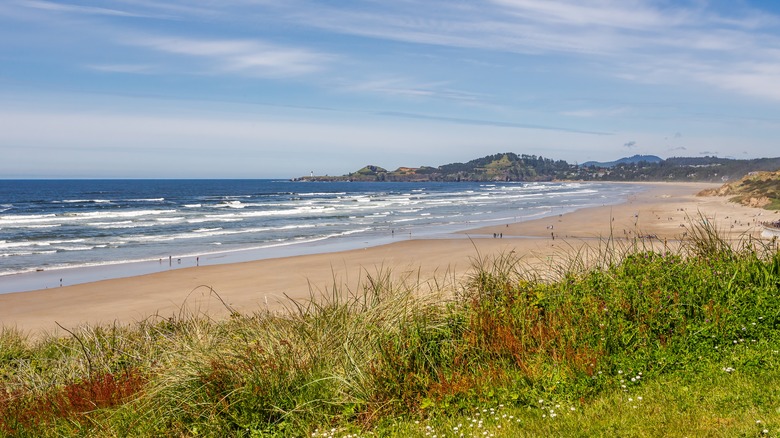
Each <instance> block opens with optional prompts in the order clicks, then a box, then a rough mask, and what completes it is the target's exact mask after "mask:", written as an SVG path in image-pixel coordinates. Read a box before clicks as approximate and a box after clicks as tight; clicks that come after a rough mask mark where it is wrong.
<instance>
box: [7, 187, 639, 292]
mask: <svg viewBox="0 0 780 438" xmlns="http://www.w3.org/2000/svg"><path fill="white" fill-rule="evenodd" d="M639 190H641V186H639V185H632V184H609V183H579V182H565V183H503V182H501V183H498V182H497V183H471V182H460V183H434V182H426V183H389V182H382V183H360V182H302V181H287V180H0V293H4V292H17V291H22V290H32V289H40V288H46V287H55V286H59V285H60V284H62V283H63V281H64V282H65V284H74V283H78V282H84V281H93V280H97V279H103V278H111V277H118V276H125V275H137V274H141V273H149V272H157V271H160V270H166V269H177V268H180V267H189V266H193V265H204V264H215V263H228V262H236V261H245V260H253V259H260V258H268V257H279V256H286V255H296V254H306V253H314V252H327V251H335V250H343V249H350V248H358V247H363V246H367V245H378V244H382V243H389V242H392V241H394V240H398V239H408V238H421V237H426V238H436V237H444V236H449V235H451V233H453V232H455V231H462V230H466V229H470V228H477V227H481V226H486V225H493V224H502V223H508V222H516V221H524V220H529V219H535V218H539V217H542V216H546V215H553V214H559V213H563V212H567V211H571V210H574V209H578V208H583V207H588V206H597V205H605V204H614V203H618V202H621V201H623V200H625V199H626V197H627V196H629V195H630V194H631V193H635V192H637V191H639ZM130 267H132V269H131V268H130Z"/></svg>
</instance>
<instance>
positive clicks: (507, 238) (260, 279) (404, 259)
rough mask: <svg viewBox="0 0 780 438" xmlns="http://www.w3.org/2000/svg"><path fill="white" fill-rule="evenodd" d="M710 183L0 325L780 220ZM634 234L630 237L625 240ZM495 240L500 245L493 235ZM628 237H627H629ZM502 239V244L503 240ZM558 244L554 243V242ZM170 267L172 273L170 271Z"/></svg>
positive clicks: (14, 300) (23, 309) (122, 316)
mask: <svg viewBox="0 0 780 438" xmlns="http://www.w3.org/2000/svg"><path fill="white" fill-rule="evenodd" d="M712 186H714V184H702V183H649V184H648V189H647V190H644V191H642V192H640V193H638V194H636V195H632V196H630V197H629V199H626V200H624V202H622V203H620V204H614V205H606V206H600V207H590V208H582V209H578V210H575V211H573V212H568V213H561V214H559V215H554V216H547V217H543V218H538V219H531V220H527V221H521V222H516V223H506V224H501V225H492V226H486V227H481V228H475V229H471V230H467V231H460V232H458V236H449V237H447V236H445V237H434V238H430V237H429V238H413V239H410V240H409V239H407V240H402V241H395V242H392V243H388V244H382V245H378V246H371V247H366V248H358V249H348V250H341V251H335V252H324V253H323V252H319V253H314V254H307V255H295V256H281V257H274V258H266V259H259V260H253V261H240V262H234V263H226V264H211V265H203V264H201V266H194V267H182V268H177V269H172V270H167V269H166V270H165V271H161V272H157V273H152V274H146V275H135V276H129V277H123V278H112V279H107V280H101V281H95V282H89V283H82V284H78V285H72V286H63V287H56V288H51V289H43V290H34V291H25V292H11V293H5V294H0V324H2V325H3V326H5V327H16V328H18V329H20V330H22V331H24V332H30V333H34V332H41V331H43V332H49V331H55V330H57V325H58V324H61V325H62V326H64V327H74V326H78V325H81V324H90V325H94V324H106V323H117V324H128V323H132V322H135V321H139V320H142V319H146V318H149V317H159V318H165V317H168V316H171V315H176V314H179V313H180V312H181V311H182V309H183V308H185V307H186V308H187V309H188V311H196V312H205V313H208V314H210V315H214V316H215V317H219V316H224V315H226V314H228V313H229V312H228V310H227V309H226V307H225V306H223V304H222V303H221V302H220V300H218V299H217V297H216V296H214V295H213V294H212V293H211V291H212V290H213V291H215V292H216V293H218V294H219V298H221V299H222V300H224V301H225V302H226V303H227V304H229V305H230V306H231V307H232V308H234V309H235V310H237V311H241V312H253V311H258V310H270V311H277V310H284V309H285V308H286V306H289V300H290V299H293V300H308V299H310V298H316V296H318V295H321V294H326V293H331V292H332V289H333V287H334V286H335V287H338V288H343V289H344V290H347V291H348V290H355V288H357V287H359V285H360V282H361V281H364V280H365V278H366V275H367V274H376V273H378V272H384V273H386V272H390V273H391V274H392V276H393V277H394V278H397V279H404V278H406V279H407V280H409V281H417V282H422V283H425V282H427V281H429V280H433V279H436V281H453V282H457V281H460V280H461V279H462V278H464V276H465V275H467V273H468V271H469V270H470V268H471V266H472V265H473V261H474V259H475V258H476V257H478V256H489V255H493V254H499V253H509V252H515V253H517V254H518V255H520V256H521V257H523V258H524V259H529V260H530V259H536V260H551V259H552V257H560V256H561V253H566V252H567V251H568V252H570V251H573V250H576V248H577V247H581V246H582V245H585V244H587V243H586V241H588V240H593V239H596V238H605V237H609V236H610V235H612V236H613V237H617V238H620V237H624V236H625V237H626V238H630V237H637V234H647V235H655V236H657V237H658V238H659V239H664V238H668V239H674V238H679V237H680V236H682V233H683V232H684V227H681V226H680V225H681V224H684V222H685V220H686V215H687V218H688V219H695V215H696V214H697V212H701V214H703V216H704V217H706V218H708V219H709V218H711V219H713V220H715V222H716V224H717V225H718V226H719V228H722V227H721V225H724V226H730V227H729V228H728V229H727V230H726V231H728V232H730V233H731V234H732V235H735V236H738V235H745V234H744V233H750V234H751V235H754V236H755V237H759V235H760V230H759V229H760V227H759V226H757V224H758V222H760V221H763V220H767V219H773V218H777V217H778V215H777V213H773V212H770V211H767V210H761V209H756V208H750V207H744V206H741V205H737V204H733V203H729V202H728V200H727V199H725V198H718V197H707V198H697V197H696V196H695V194H696V193H697V192H698V191H699V190H701V189H702V188H706V187H712ZM629 232H630V233H631V234H628V233H629ZM494 233H495V235H496V238H494V237H493V235H494ZM624 233H626V234H625V235H624ZM499 235H501V236H502V237H503V238H500V237H498V236H499ZM552 236H555V239H553V238H552ZM166 268H167V266H166Z"/></svg>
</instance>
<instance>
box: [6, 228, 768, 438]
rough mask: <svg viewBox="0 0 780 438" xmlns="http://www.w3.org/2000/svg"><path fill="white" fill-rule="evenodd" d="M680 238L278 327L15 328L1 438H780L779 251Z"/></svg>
mask: <svg viewBox="0 0 780 438" xmlns="http://www.w3.org/2000/svg"><path fill="white" fill-rule="evenodd" d="M690 235H691V239H690V240H689V241H686V242H685V243H684V245H683V246H682V248H681V249H680V250H679V251H678V252H677V253H670V252H668V251H661V252H657V251H653V250H652V249H648V248H646V247H641V246H626V247H623V248H619V247H617V245H616V244H615V242H613V241H605V242H603V243H602V245H601V247H600V248H597V249H595V250H593V252H587V251H585V252H580V253H576V254H574V255H572V256H571V257H570V258H569V259H563V261H562V262H560V263H557V264H555V265H554V266H548V268H549V270H545V271H540V270H538V268H537V269H530V268H529V267H528V266H526V265H525V264H523V263H521V261H520V260H518V259H516V258H514V257H513V256H512V255H511V254H505V255H500V256H497V257H478V258H477V260H475V263H474V269H473V272H472V275H471V276H470V278H469V279H468V280H467V281H464V282H463V283H459V284H452V282H446V283H436V282H435V281H431V282H422V281H421V280H420V279H419V278H414V277H409V278H406V279H401V280H393V279H392V278H393V276H391V275H390V273H389V272H386V271H382V270H380V271H378V272H376V273H372V274H370V275H369V274H366V275H365V278H364V281H363V285H362V286H361V287H359V288H357V289H356V290H343V289H342V288H340V287H338V285H333V287H331V288H330V289H329V290H327V291H326V293H324V294H320V293H319V292H317V293H315V292H313V293H312V297H313V298H314V297H315V296H317V297H318V299H317V300H316V301H315V300H312V301H311V302H309V303H304V304H300V303H297V304H296V303H292V302H291V303H290V308H289V309H288V310H287V311H286V312H282V313H268V312H263V311H257V312H256V313H253V314H241V313H238V312H233V315H232V317H230V318H228V319H225V320H212V319H210V318H209V317H208V316H207V315H203V314H200V313H198V312H196V311H194V310H188V309H182V311H181V313H180V314H179V315H178V316H177V317H175V318H160V317H150V318H149V319H147V320H145V321H141V322H138V323H136V324H132V325H128V326H120V325H115V326H98V327H89V326H84V327H78V328H73V329H68V330H64V331H63V333H64V334H65V336H55V335H49V336H44V337H38V338H35V339H32V338H26V337H25V336H24V335H23V334H22V333H19V332H18V331H16V330H12V329H8V328H6V329H3V330H2V331H0V377H1V379H0V435H6V436H73V435H89V436H350V435H351V436H420V437H424V436H433V435H437V436H439V437H441V436H460V435H461V434H463V435H464V436H491V434H492V435H493V436H507V437H508V436H724V437H726V436H728V437H731V436H780V389H778V388H780V387H778V385H776V383H775V382H778V381H780V354H779V353H778V351H780V253H778V252H777V250H776V249H773V248H769V247H767V246H765V245H762V244H761V243H760V242H756V241H751V240H747V241H742V242H739V243H733V244H729V243H727V242H726V241H725V240H723V239H722V238H721V237H720V236H719V235H718V232H717V229H716V228H715V227H714V225H712V224H710V223H709V222H706V221H703V222H702V223H701V224H700V225H696V226H693V227H692V228H691V234H690ZM423 291H425V292H423ZM431 291H432V292H431ZM320 295H324V296H323V297H321V298H319V296H320ZM215 298H217V299H218V298H219V297H218V295H216V293H215ZM764 431H766V432H764Z"/></svg>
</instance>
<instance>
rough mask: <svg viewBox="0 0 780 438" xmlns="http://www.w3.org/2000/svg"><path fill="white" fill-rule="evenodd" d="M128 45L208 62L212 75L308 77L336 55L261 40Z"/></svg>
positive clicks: (145, 40) (148, 40)
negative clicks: (214, 73) (219, 73)
mask: <svg viewBox="0 0 780 438" xmlns="http://www.w3.org/2000/svg"><path fill="white" fill-rule="evenodd" d="M127 43H128V44H131V45H137V46H143V47H147V48H150V49H153V50H156V51H158V52H163V53H168V54H175V55H185V56H189V57H192V58H195V59H200V60H205V61H208V65H209V67H208V69H209V72H232V73H241V74H246V75H256V76H273V77H278V76H289V75H295V76H297V75H304V74H308V73H313V72H317V71H320V70H322V69H324V68H325V67H326V66H327V65H328V63H330V62H331V61H332V60H333V58H334V57H333V56H332V55H329V54H325V53H319V52H314V51H311V50H308V49H304V48H296V47H284V46H279V45H275V44H270V43H267V42H263V41H257V40H230V39H212V40H207V39H192V38H180V37H140V38H133V39H130V40H128V41H127Z"/></svg>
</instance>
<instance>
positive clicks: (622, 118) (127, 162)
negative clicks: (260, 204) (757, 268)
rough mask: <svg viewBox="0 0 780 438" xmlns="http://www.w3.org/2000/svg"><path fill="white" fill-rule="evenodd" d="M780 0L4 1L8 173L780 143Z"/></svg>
mask: <svg viewBox="0 0 780 438" xmlns="http://www.w3.org/2000/svg"><path fill="white" fill-rule="evenodd" d="M778 3H780V2H774V1H746V0H724V1H707V0H691V1H673V0H666V1H664V0H592V1H582V0H559V1H556V0H472V1H465V0H441V1H440V0H425V1H423V0H419V1H408V0H393V1H378V0H363V1H353V0H343V1H307V0H284V1H278V0H220V1H211V0H187V1H185V0H180V1H176V0H173V1H157V0H104V1H85V0H69V1H54V0H4V1H2V2H0V154H1V156H2V157H3V158H2V159H1V160H0V178H27V177H31V178H61V177H65V178H81V177H87V178H101V177H130V178H154V177H163V178H182V177H185V178H215V177H216V178H277V177H281V178H287V177H294V176H300V175H305V174H308V173H309V172H310V171H314V172H315V173H317V174H331V175H333V174H344V173H347V172H350V171H353V170H356V169H359V168H360V167H362V166H363V165H365V164H369V163H370V164H376V165H380V166H383V167H386V168H390V169H394V168H396V167H399V166H419V165H432V166H437V165H441V164H446V163H450V162H455V161H467V160H470V159H473V158H477V157H481V156H484V155H487V154H492V153H497V152H508V151H511V152H516V153H525V154H535V155H542V156H544V157H549V158H553V159H565V160H567V161H569V162H572V163H573V162H583V161H587V160H602V161H606V160H612V159H616V158H619V157H621V156H627V155H633V154H638V153H639V154H655V155H659V156H661V157H669V156H701V155H717V156H721V157H734V158H755V157H764V156H779V155H780V147H778V139H780V123H778V122H780V6H778Z"/></svg>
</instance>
